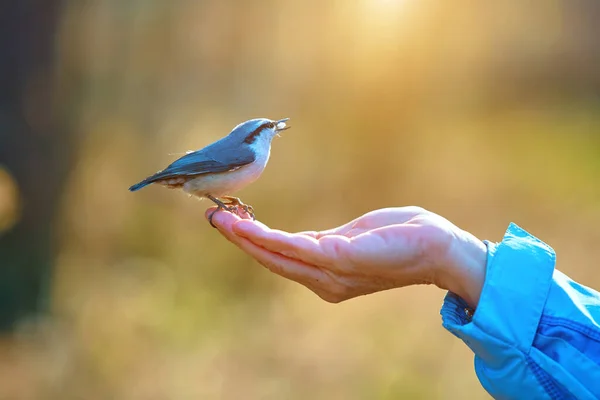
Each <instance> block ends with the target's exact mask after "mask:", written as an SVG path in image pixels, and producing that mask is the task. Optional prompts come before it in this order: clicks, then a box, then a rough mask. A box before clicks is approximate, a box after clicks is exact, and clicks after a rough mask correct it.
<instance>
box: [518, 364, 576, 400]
mask: <svg viewBox="0 0 600 400" xmlns="http://www.w3.org/2000/svg"><path fill="white" fill-rule="evenodd" d="M525 357H526V358H525V360H526V361H527V365H528V366H529V368H530V369H531V371H532V372H533V375H534V376H535V378H536V379H537V381H538V383H539V384H540V385H541V386H542V387H543V388H544V390H545V391H546V393H547V394H548V396H550V398H551V399H552V400H577V398H576V397H575V396H573V395H572V394H571V392H569V391H568V390H567V389H566V388H565V387H564V386H563V385H561V384H560V383H559V382H557V381H556V380H555V379H554V378H552V376H551V375H550V374H548V373H547V372H546V371H544V370H543V369H542V368H541V367H540V366H539V365H538V364H537V363H536V362H535V361H534V360H533V359H532V358H531V357H530V356H529V355H525Z"/></svg>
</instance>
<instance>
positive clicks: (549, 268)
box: [441, 224, 600, 399]
mask: <svg viewBox="0 0 600 400" xmlns="http://www.w3.org/2000/svg"><path fill="white" fill-rule="evenodd" d="M486 245H487V247H488V258H487V270H486V278H485V283H484V286H483V290H482V292H481V298H480V300H479V305H478V307H477V310H475V311H474V312H472V311H471V310H469V309H468V306H467V304H466V303H465V302H464V301H463V300H462V299H461V298H459V297H458V296H456V295H455V294H453V293H448V294H447V296H446V298H445V300H444V304H443V306H442V310H441V314H442V321H443V325H444V327H445V328H446V329H448V330H449V331H450V332H452V333H453V334H454V335H455V336H457V337H459V338H460V339H461V340H463V341H464V342H465V344H466V345H467V346H469V348H471V350H473V352H474V353H475V372H476V373H477V377H478V378H479V381H480V382H481V384H482V385H483V387H484V388H485V390H487V392H488V393H489V394H490V395H492V397H494V398H496V399H598V398H600V294H599V293H598V292H597V291H595V290H593V289H590V288H588V287H585V286H583V285H580V284H578V283H576V282H574V281H572V280H571V279H569V277H567V276H566V275H565V274H563V273H561V272H560V271H558V270H555V269H554V264H555V254H554V250H552V248H551V247H550V246H548V245H547V244H545V243H543V242H542V241H540V240H538V239H537V238H535V237H533V236H532V235H530V234H529V233H527V232H525V231H524V230H523V229H521V228H519V227H518V226H517V225H515V224H511V225H510V226H509V228H508V230H507V231H506V235H505V236H504V239H503V240H502V242H501V243H498V244H497V243H490V242H486Z"/></svg>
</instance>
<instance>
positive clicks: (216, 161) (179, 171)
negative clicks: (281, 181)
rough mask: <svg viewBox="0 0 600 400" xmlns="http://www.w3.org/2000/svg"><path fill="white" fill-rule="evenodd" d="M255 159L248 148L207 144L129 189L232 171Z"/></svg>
mask: <svg viewBox="0 0 600 400" xmlns="http://www.w3.org/2000/svg"><path fill="white" fill-rule="evenodd" d="M215 144H216V143H215ZM211 147H212V148H211ZM209 154H210V156H209ZM255 159H256V156H255V154H254V152H253V151H252V150H251V149H250V148H241V149H240V148H239V147H238V148H236V149H234V150H232V149H228V148H223V147H221V146H209V147H207V148H204V149H202V150H199V151H195V152H193V153H189V154H186V155H185V156H183V157H181V158H179V159H178V160H176V161H174V162H173V163H172V164H170V165H169V166H168V167H167V168H165V169H164V170H162V171H160V172H157V173H156V174H154V175H152V176H149V177H148V178H146V179H144V180H143V181H141V182H139V183H136V184H135V185H133V186H131V187H130V188H129V190H131V191H132V192H133V191H136V190H139V189H141V188H143V187H144V186H146V185H149V184H151V183H153V182H157V181H162V180H167V179H172V178H178V177H182V176H183V177H191V176H196V175H202V174H208V173H217V172H227V171H232V170H235V169H237V168H240V167H243V166H244V165H248V164H250V163H252V162H253V161H254V160H255Z"/></svg>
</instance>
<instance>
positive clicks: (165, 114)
mask: <svg viewBox="0 0 600 400" xmlns="http://www.w3.org/2000/svg"><path fill="white" fill-rule="evenodd" d="M534 3H536V2H534ZM538 3H539V2H538ZM559 3H560V4H559ZM544 4H545V3H544ZM568 4H571V3H567V2H565V1H563V2H556V4H555V3H553V5H552V6H548V7H546V6H544V7H541V8H540V7H536V6H534V5H526V4H522V3H520V2H516V1H510V2H506V3H502V4H499V5H478V6H473V5H469V4H468V2H458V3H457V4H455V5H452V6H450V5H447V4H444V3H442V2H409V1H400V0H397V1H383V0H373V1H354V2H341V1H338V2H331V3H328V4H322V3H320V2H316V1H314V0H313V1H305V2H295V1H284V2H268V1H256V2H249V3H243V4H238V3H234V2H232V1H197V2H185V1H178V2H172V3H164V2H158V1H145V2H141V1H131V2H117V1H91V2H77V1H67V2H65V8H64V15H63V17H62V25H61V30H60V32H59V35H58V36H57V44H58V50H57V51H58V55H59V57H58V60H59V62H58V72H59V73H58V76H57V77H56V79H57V82H58V83H59V84H60V85H61V87H63V88H64V91H65V93H67V94H68V95H67V96H65V99H68V100H65V104H64V109H65V110H66V114H67V115H68V118H69V119H70V120H71V121H72V123H73V125H74V126H75V127H76V130H77V133H78V136H77V139H78V140H77V167H76V168H74V169H73V171H72V172H71V176H70V181H69V185H68V190H67V191H66V193H64V199H63V203H62V206H61V209H60V215H61V221H62V222H61V224H60V225H59V226H56V227H54V230H55V232H56V234H57V236H58V237H59V238H60V242H61V249H60V256H59V257H58V259H57V260H56V263H55V274H54V281H53V292H52V293H53V295H52V314H51V315H50V316H47V317H45V318H41V319H32V320H30V321H23V324H22V328H21V329H20V330H19V331H18V332H17V333H16V334H15V335H14V336H12V337H6V338H3V339H2V342H0V382H1V384H0V398H2V399H4V398H6V399H41V398H44V399H46V398H47V399H54V398H56V399H59V398H60V399H71V398H72V399H78V398H85V399H106V398H111V399H171V398H176V399H188V398H202V399H213V398H214V399H216V398H219V399H234V398H246V399H259V398H260V399H282V398H285V399H304V398H314V399H365V398H377V399H392V398H414V399H419V398H423V399H433V398H437V399H446V398H448V399H453V398H471V399H478V398H488V396H487V395H486V394H485V392H484V391H483V389H482V388H481V387H480V385H479V383H478V382H477V378H476V376H475V374H474V371H473V366H472V354H471V353H470V352H469V350H468V349H467V348H466V346H464V345H463V344H462V343H461V342H459V341H458V340H456V339H455V338H453V337H452V336H451V335H450V334H449V333H447V332H445V331H444V330H443V329H442V328H441V324H440V320H439V316H438V308H439V306H440V304H441V301H442V296H443V295H444V293H442V292H440V291H436V290H435V289H433V288H425V287H417V288H407V289H403V290H396V291H390V292H386V293H380V294H376V295H373V296H368V297H365V298H360V299H355V300H352V301H349V302H347V303H343V304H338V305H330V304H326V303H324V302H322V301H320V300H319V299H318V298H316V296H314V295H312V294H311V293H310V292H308V291H307V290H305V289H303V288H301V287H298V286H296V285H294V284H293V283H290V282H286V281H283V280H282V279H278V278H276V277H274V276H273V275H271V274H269V273H268V272H267V271H265V270H263V269H261V268H260V267H259V266H257V265H255V263H253V262H252V261H251V260H250V259H249V258H248V257H247V256H245V255H244V254H243V253H241V252H240V251H238V250H237V249H235V248H233V247H232V246H231V245H230V244H229V243H227V242H226V241H225V240H223V238H222V237H220V236H219V235H217V234H216V232H214V231H213V230H212V229H211V228H210V227H209V226H208V224H207V223H206V221H205V220H204V217H203V214H204V210H205V208H206V207H208V206H209V203H207V202H199V201H197V200H196V199H190V198H188V197H187V196H185V195H183V194H181V193H178V192H173V191H168V190H165V189H162V188H154V187H152V188H149V189H147V190H144V191H142V192H139V193H135V194H131V193H129V192H128V191H127V190H126V189H127V187H128V186H129V185H130V184H131V183H133V182H135V181H137V180H139V178H141V177H144V176H146V175H148V174H149V173H151V172H153V171H156V170H158V169H160V168H162V167H163V166H165V165H166V164H167V163H169V162H170V161H172V160H174V159H175V158H176V157H178V154H181V153H183V152H185V151H186V150H188V149H198V148H201V147H203V146H204V145H206V144H208V143H210V142H212V141H213V140H215V139H217V138H219V137H221V136H223V135H224V134H225V133H227V132H229V130H230V129H231V128H232V127H233V126H235V125H236V124H237V123H239V122H241V121H243V120H245V119H249V118H252V117H258V116H264V117H269V118H283V117H291V121H290V124H291V125H292V127H293V128H292V129H291V130H289V131H286V132H285V134H284V135H283V137H282V138H280V139H276V140H275V141H274V143H273V148H272V154H271V160H270V162H269V166H268V168H267V169H266V171H265V173H264V175H263V176H262V178H261V179H260V180H259V181H258V182H256V183H255V184H254V185H253V186H251V187H249V188H247V189H245V190H244V191H243V192H241V193H240V196H241V197H242V198H243V199H244V201H246V202H248V203H250V204H252V205H253V206H254V207H255V209H256V210H257V215H258V217H259V219H260V220H262V221H263V222H265V223H267V224H268V225H271V226H273V227H276V228H280V229H286V230H290V231H296V230H306V229H311V230H313V229H324V228H329V227H331V226H334V225H338V224H342V223H344V222H346V221H348V220H350V219H352V218H354V217H356V216H358V215H360V214H362V213H364V212H367V211H370V210H372V209H375V208H380V207H388V206H401V205H413V204H416V205H420V206H423V207H426V208H428V209H430V210H432V211H434V212H437V213H440V214H441V215H443V216H445V217H447V218H449V219H450V220H452V221H453V222H455V223H456V224H457V225H459V226H460V227H462V228H464V229H466V230H469V231H471V232H473V233H474V234H476V235H477V236H478V237H480V238H482V239H491V240H500V239H501V237H502V234H503V232H504V229H505V228H506V226H507V225H508V223H509V222H510V221H514V222H516V223H518V224H520V225H521V226H523V227H524V228H525V229H527V230H529V231H530V232H532V233H533V234H535V235H537V236H538V237H540V238H541V239H542V240H545V241H546V242H548V243H549V244H550V245H552V246H553V247H554V248H555V249H556V251H557V253H558V268H559V269H561V270H562V271H563V272H565V273H567V274H569V275H570V276H572V277H573V278H575V279H579V280H581V281H582V282H583V283H585V284H587V285H590V286H592V287H600V278H598V276H597V274H595V267H596V262H595V260H597V259H598V257H599V256H600V250H598V249H597V246H595V244H596V243H597V242H598V240H600V231H598V229H597V227H598V225H599V223H600V186H598V184H597V181H598V178H599V176H600V174H599V171H600V136H599V135H598V132H600V103H598V101H597V90H598V88H599V87H598V86H597V85H598V78H599V76H598V72H597V71H598V69H597V68H596V70H594V69H593V68H590V66H589V64H590V63H592V64H593V63H594V62H596V61H597V60H598V59H600V56H599V55H600V51H599V50H598V48H597V44H598V43H597V37H598V36H594V35H593V32H594V30H593V29H596V28H594V26H595V24H591V25H594V26H591V25H590V23H589V22H588V23H587V24H586V21H587V19H586V18H587V17H586V15H587V14H586V12H584V11H582V10H583V9H580V8H578V7H577V6H574V5H571V6H568ZM538 6H539V4H538ZM561 7H562V8H561ZM594 7H597V6H594ZM592 22H593V21H592ZM586 29H587V30H586ZM588 30H589V31H588ZM524 32H525V33H526V34H525V33H524ZM590 32H591V33H590ZM590 36H594V37H595V38H596V39H594V38H592V39H590ZM525 39H527V40H525ZM586 43H587V46H588V47H586ZM594 60H596V61H594ZM593 65H596V66H598V63H596V64H593ZM557 77H558V78H560V79H557ZM532 82H533V83H532ZM594 85H596V86H594ZM565 88H568V89H570V90H566V89H565ZM2 220H4V219H2Z"/></svg>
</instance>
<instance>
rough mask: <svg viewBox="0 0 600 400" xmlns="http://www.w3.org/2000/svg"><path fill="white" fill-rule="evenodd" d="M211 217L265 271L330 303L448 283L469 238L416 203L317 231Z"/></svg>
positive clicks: (222, 215)
mask: <svg viewBox="0 0 600 400" xmlns="http://www.w3.org/2000/svg"><path fill="white" fill-rule="evenodd" d="M212 211H213V209H210V210H208V211H207V214H208V213H210V212H212ZM213 222H214V223H215V225H216V226H217V227H218V229H219V231H220V232H221V233H222V234H223V235H224V236H225V237H226V238H227V239H228V240H230V241H231V242H233V243H234V244H236V245H237V246H238V247H239V248H241V249H242V250H243V251H245V252H246V253H248V254H249V255H251V256H252V257H254V258H255V259H256V260H257V261H258V262H259V263H261V264H262V265H264V266H265V267H267V268H268V269H269V270H271V271H272V272H274V273H276V274H278V275H281V276H283V277H285V278H288V279H291V280H293V281H296V282H298V283H300V284H302V285H304V286H306V287H307V288H309V289H310V290H312V291H313V292H315V293H316V294H317V295H318V296H320V297H321V298H322V299H324V300H326V301H329V302H340V301H343V300H347V299H350V298H353V297H356V296H360V295H364V294H369V293H373V292H378V291H382V290H386V289H391V288H396V287H403V286H407V285H413V284H436V285H437V286H440V287H444V288H447V289H449V288H450V287H451V286H452V284H451V283H450V282H448V280H449V276H450V275H452V272H453V271H454V270H455V269H456V264H457V263H460V262H461V261H465V260H461V258H464V254H462V253H461V252H460V251H457V250H459V249H460V246H457V245H460V244H461V243H465V242H469V243H470V242H472V241H473V240H472V239H474V238H473V237H472V235H470V234H468V233H467V232H464V231H462V230H460V229H459V228H457V227H456V226H455V225H453V224H452V223H451V222H449V221H448V220H446V219H445V218H442V217H441V216H439V215H436V214H434V213H431V212H429V211H426V210H424V209H422V208H420V207H398V208H386V209H381V210H376V211H372V212H369V213H367V214H365V215H363V216H361V217H359V218H357V219H355V220H353V221H350V222H349V223H347V224H345V225H342V226H340V227H337V228H334V229H330V230H326V231H320V232H316V231H306V232H298V233H288V232H284V231H280V230H274V229H270V228H268V227H267V226H265V225H264V224H262V223H260V222H257V221H252V220H249V219H242V218H240V217H238V216H236V215H234V214H231V213H227V212H218V213H217V214H215V216H214V219H213ZM475 241H476V242H478V240H477V239H475ZM471 244H472V243H471ZM479 244H480V249H481V247H484V245H483V243H481V242H479ZM483 263H485V250H484V259H483ZM481 279H482V280H483V277H482V278H481ZM477 297H478V296H477Z"/></svg>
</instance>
